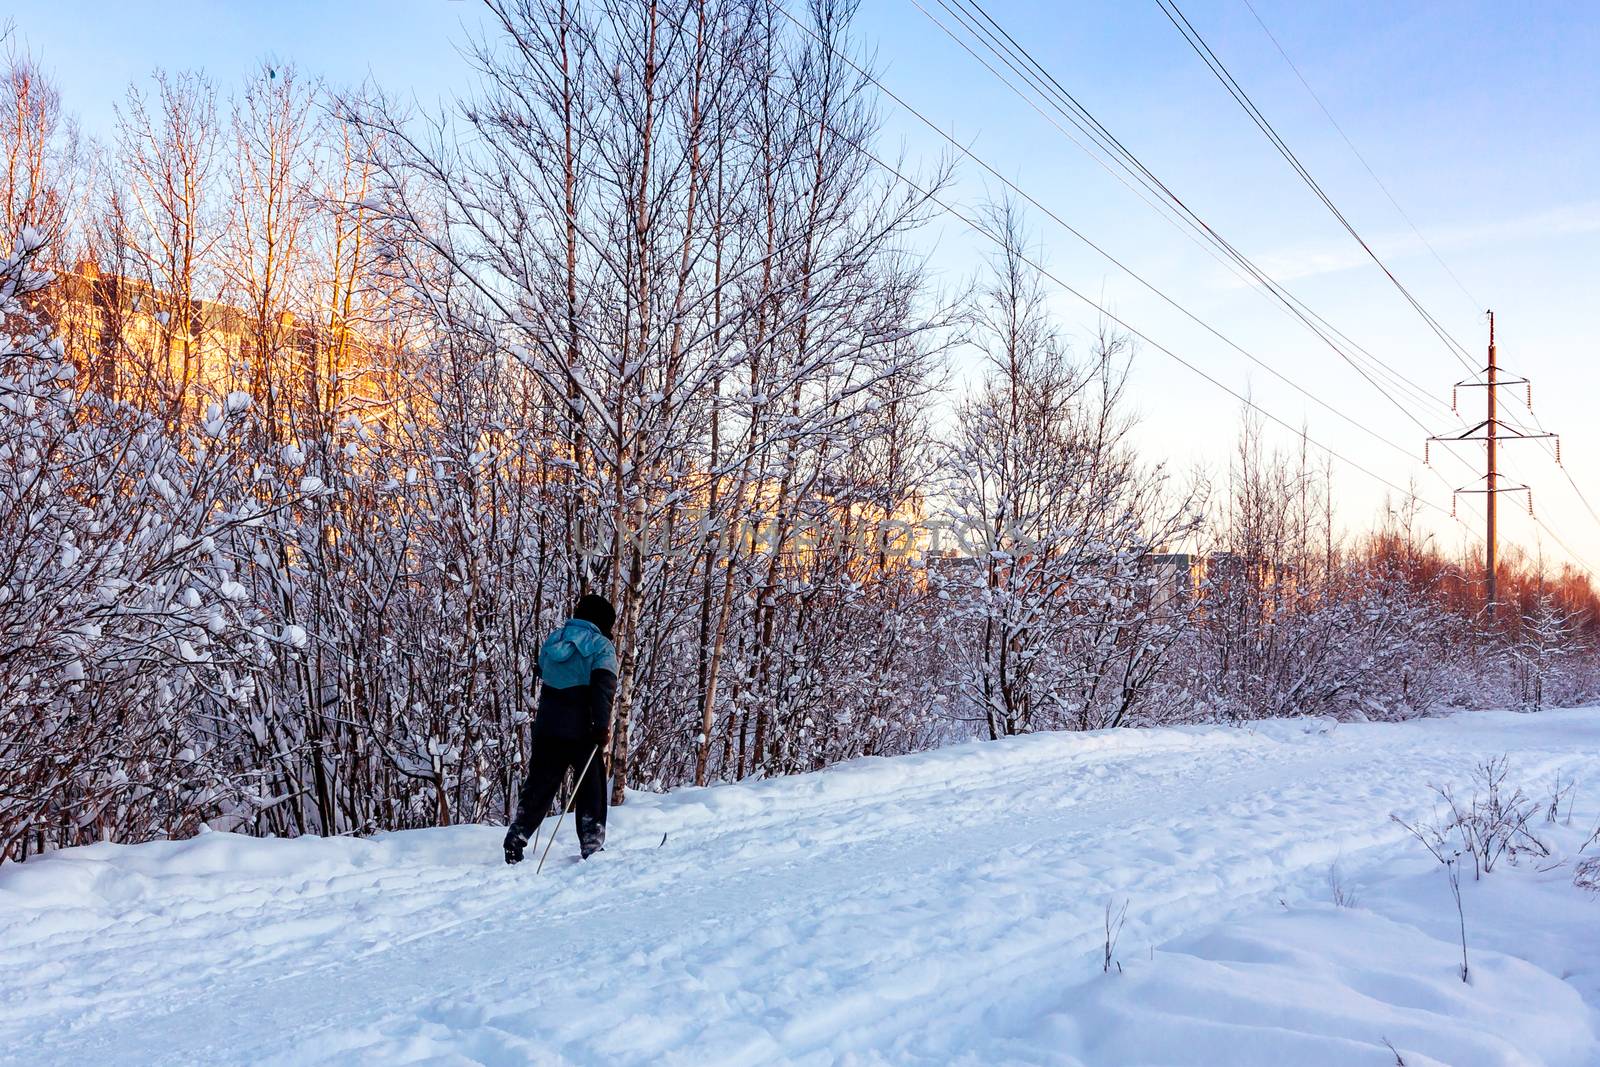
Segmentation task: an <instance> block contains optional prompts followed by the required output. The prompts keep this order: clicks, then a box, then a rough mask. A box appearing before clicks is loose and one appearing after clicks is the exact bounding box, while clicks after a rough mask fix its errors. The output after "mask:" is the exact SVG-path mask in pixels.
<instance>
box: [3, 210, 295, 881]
mask: <svg viewBox="0 0 1600 1067" xmlns="http://www.w3.org/2000/svg"><path fill="white" fill-rule="evenodd" d="M41 253H42V245H41V242H40V240H39V239H38V237H37V235H36V234H33V233H31V232H24V233H23V234H21V235H20V237H19V239H18V241H17V243H16V245H15V248H14V250H13V251H12V253H11V254H10V255H9V256H8V257H6V258H5V259H3V260H0V317H3V321H4V324H5V326H4V330H3V336H0V857H5V856H21V855H23V854H25V853H26V851H27V850H28V849H29V848H30V847H33V848H38V847H40V846H41V845H59V844H71V843H75V842H78V841H83V840H90V839H93V838H95V837H98V836H101V835H103V834H104V835H115V836H122V837H142V836H148V835H150V834H157V833H162V834H167V833H180V832H183V831H184V830H186V829H187V828H190V827H192V826H193V825H194V824H195V821H196V820H197V819H198V818H201V817H203V813H206V812H209V811H215V810H216V806H217V804H218V803H219V802H221V801H222V800H223V794H224V793H225V792H226V785H225V784H224V783H222V782H220V781H219V780H218V779H217V778H216V776H215V775H214V773H213V771H214V765H215V761H216V759H217V753H216V751H215V750H216V748H217V746H218V745H219V744H226V743H227V742H228V739H227V738H226V737H225V736H224V735H222V734H219V733H218V732H217V731H216V729H215V728H214V725H213V724H214V722H215V717H216V716H217V715H218V713H219V712H220V711H222V710H223V709H226V708H228V707H231V706H233V705H236V704H237V703H239V702H241V701H244V700H246V699H248V697H249V695H250V690H251V684H250V675H251V673H252V671H253V669H254V668H255V666H256V665H257V662H258V657H259V655H260V653H261V650H262V647H263V635H262V632H261V630H260V628H259V626H258V623H259V618H258V616H257V614H256V613H255V611H254V610H253V608H252V607H251V605H250V604H249V603H248V602H241V601H240V600H239V599H238V598H237V597H235V596H233V595H231V594H230V591H231V590H232V589H234V588H235V587H237V581H236V579H237V575H238V565H239V560H238V558H237V557H236V556H234V555H233V554H232V553H231V552H230V551H229V547H230V545H232V544H234V543H235V541H236V538H235V534H236V533H237V532H238V531H241V530H248V529H249V528H251V527H253V526H255V525H256V524H257V523H259V522H261V521H262V520H263V518H264V517H265V515H266V513H267V511H268V510H269V508H270V502H269V501H266V500H264V499H261V498H260V497H259V496H257V495H253V494H251V493H248V492H244V491H242V490H243V487H244V486H245V485H246V484H247V482H246V479H247V471H246V470H243V469H242V468H241V463H240V456H239V454H238V452H237V443H236V441H235V439H234V434H235V430H236V426H235V423H236V421H237V419H238V417H239V416H240V415H241V414H242V412H241V411H239V410H237V409H236V410H232V411H224V410H220V409H219V410H216V411H213V412H212V413H211V415H210V416H209V417H208V418H207V419H206V420H205V421H204V424H203V425H201V426H199V427H196V428H195V429H194V430H193V431H192V432H190V433H189V434H188V435H185V436H179V435H177V434H174V433H172V432H170V431H169V430H168V429H167V428H166V427H164V426H163V425H162V424H161V423H160V422H158V421H156V420H153V419H151V418H149V417H147V416H145V415H143V414H141V413H140V412H138V411H136V410H133V409H131V408H129V407H127V406H125V405H122V404H118V403H116V402H113V401H110V400H108V399H106V398H104V397H101V396H98V395H96V394H94V393H92V392H86V391H80V390H79V389H78V388H77V387H76V384H77V383H76V379H77V374H76V371H75V369H74V367H73V366H72V365H71V364H70V363H68V362H67V361H66V360H65V359H64V358H63V355H62V350H61V346H60V344H59V343H58V342H57V341H56V340H55V339H54V338H52V337H51V336H50V335H49V333H48V332H47V331H46V330H44V329H42V328H41V327H40V326H39V325H38V323H37V321H36V320H35V318H34V316H33V315H32V314H30V312H29V310H28V304H29V300H30V297H32V296H33V294H35V293H37V292H38V291H39V290H41V289H42V288H43V287H44V286H45V285H46V284H47V282H48V276H47V275H46V274H45V273H44V272H41V271H38V270H35V269H34V268H33V264H34V262H35V261H36V260H37V258H38V257H39V256H40V254H41ZM30 834H31V840H30Z"/></svg>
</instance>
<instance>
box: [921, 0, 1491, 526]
mask: <svg viewBox="0 0 1600 1067" xmlns="http://www.w3.org/2000/svg"><path fill="white" fill-rule="evenodd" d="M956 2H957V4H958V5H959V3H960V0H956ZM912 3H913V5H914V6H915V7H917V9H918V10H919V11H921V12H922V13H923V14H924V15H925V16H926V17H927V18H928V19H929V20H930V21H932V22H933V23H934V25H936V26H937V27H939V29H940V30H941V31H943V32H944V33H945V35H946V36H948V37H950V39H951V40H952V41H954V42H955V43H956V44H957V45H958V46H959V47H961V48H962V50H964V51H965V52H967V54H968V55H970V56H972V57H973V58H974V59H976V60H977V61H978V63H979V64H980V65H982V66H983V67H984V68H985V69H986V70H988V71H989V72H990V73H991V74H993V75H994V76H995V77H996V78H997V79H998V80H999V81H1000V82H1001V83H1002V84H1003V85H1005V86H1006V87H1007V88H1009V89H1011V91H1012V92H1013V93H1015V94H1016V95H1017V96H1018V97H1019V98H1021V99H1022V100H1023V101H1024V102H1025V103H1028V104H1029V106H1031V107H1033V108H1034V110H1035V111H1038V112H1039V114H1041V115H1043V116H1044V117H1045V118H1046V119H1047V121H1050V122H1051V124H1052V125H1055V126H1056V128H1057V129H1058V130H1060V131H1061V132H1062V133H1063V134H1064V135H1065V136H1067V138H1068V139H1069V140H1071V141H1072V142H1073V143H1074V144H1076V145H1078V147H1079V148H1082V147H1083V146H1082V144H1081V143H1080V142H1078V141H1077V139H1076V138H1074V137H1072V135H1071V134H1070V133H1067V131H1066V130H1065V129H1063V128H1062V127H1061V126H1060V124H1059V123H1057V122H1055V120H1054V119H1052V118H1050V116H1049V115H1048V114H1046V113H1045V112H1043V111H1041V110H1040V109H1039V107H1038V105H1037V103H1035V102H1034V101H1032V100H1031V99H1029V98H1028V96H1027V94H1025V93H1023V92H1022V91H1021V90H1020V89H1019V88H1017V86H1016V85H1015V84H1013V83H1012V82H1011V81H1010V80H1009V79H1007V78H1006V76H1005V75H1004V74H1001V73H1000V72H999V71H997V70H996V69H995V68H994V67H993V66H992V65H991V64H990V63H989V62H988V61H987V60H985V59H984V58H983V57H982V56H980V55H978V54H977V53H976V52H974V51H973V49H972V48H971V46H970V45H968V44H967V42H965V41H963V40H962V39H961V38H960V37H959V36H957V35H956V34H955V33H954V32H953V31H952V30H951V29H950V28H949V27H948V26H946V25H945V24H944V23H943V22H942V21H940V19H939V18H938V17H937V16H935V15H934V14H933V13H932V12H930V11H929V10H927V8H925V7H923V5H922V4H921V3H919V2H918V0H912ZM938 3H939V6H940V7H941V8H943V9H944V10H945V11H946V12H947V13H948V14H949V15H951V17H953V18H955V19H956V20H958V21H959V22H960V23H961V25H962V27H963V28H964V29H965V30H967V32H969V33H971V34H973V36H974V38H975V39H977V40H978V42H979V43H980V44H981V45H983V47H985V48H986V49H987V50H988V51H989V52H990V53H991V54H992V55H994V56H995V58H996V59H997V60H998V61H999V62H1000V63H1001V64H1002V65H1004V66H1005V67H1007V69H1009V70H1011V71H1012V72H1013V73H1014V74H1016V75H1017V76H1018V77H1019V78H1021V79H1023V80H1024V81H1025V82H1026V83H1027V84H1028V86H1029V87H1030V88H1032V89H1033V90H1034V91H1035V92H1038V93H1039V94H1040V95H1041V96H1043V97H1044V98H1045V99H1046V100H1047V101H1049V102H1051V103H1052V104H1053V106H1054V107H1055V109H1056V110H1057V111H1058V112H1059V113H1060V114H1062V115H1063V116H1064V117H1065V118H1066V119H1067V120H1068V121H1069V122H1071V123H1072V124H1073V125H1074V126H1075V127H1076V128H1077V129H1079V130H1080V131H1081V132H1083V133H1084V134H1085V135H1086V136H1087V137H1089V138H1090V139H1091V140H1093V141H1094V142H1095V143H1096V145H1098V146H1099V147H1100V148H1101V150H1102V151H1104V152H1106V153H1107V154H1108V155H1110V156H1111V158H1112V159H1113V160H1114V161H1115V162H1117V164H1118V165H1119V166H1121V167H1122V168H1123V169H1124V170H1125V171H1127V172H1128V173H1129V174H1130V176H1132V177H1134V178H1135V179H1136V180H1138V181H1139V182H1141V183H1142V184H1144V185H1146V186H1147V187H1148V188H1150V189H1151V190H1152V191H1155V192H1158V193H1159V194H1160V195H1161V196H1163V197H1165V198H1166V199H1167V200H1168V201H1170V202H1171V203H1172V204H1173V205H1174V206H1175V207H1176V208H1177V209H1178V211H1179V212H1181V215H1180V217H1182V218H1186V219H1187V220H1188V223H1189V225H1191V226H1193V227H1195V228H1196V231H1197V232H1199V233H1201V234H1203V235H1204V236H1205V237H1206V238H1208V239H1209V240H1210V241H1212V242H1214V243H1215V244H1216V246H1217V247H1218V248H1220V249H1222V250H1223V251H1225V252H1226V253H1227V254H1228V256H1229V257H1230V258H1232V259H1233V260H1234V261H1235V262H1237V263H1239V264H1240V265H1241V266H1243V268H1244V269H1246V270H1247V271H1249V272H1250V273H1251V274H1252V276H1254V277H1255V278H1256V280H1257V281H1258V282H1259V283H1260V284H1261V285H1262V286H1263V287H1264V288H1265V289H1266V290H1268V291H1269V292H1270V293H1271V295H1273V296H1275V297H1277V299H1278V300H1279V301H1280V302H1281V303H1282V304H1283V306H1284V307H1285V308H1286V309H1287V310H1288V311H1289V312H1290V313H1291V314H1292V315H1293V316H1294V317H1296V318H1298V319H1299V320H1300V321H1301V322H1302V323H1303V324H1304V325H1305V326H1306V327H1307V328H1308V329H1310V330H1311V331H1312V333H1313V335H1314V336H1316V337H1318V338H1319V339H1320V340H1321V341H1322V342H1323V343H1324V344H1327V345H1328V346H1329V347H1330V348H1331V349H1332V350H1333V351H1334V352H1335V353H1336V354H1337V355H1339V356H1340V357H1341V358H1342V359H1344V360H1345V361H1346V362H1347V363H1349V364H1350V365H1351V366H1352V367H1353V368H1354V369H1356V370H1357V372H1358V373H1359V374H1360V375H1361V377H1362V378H1364V379H1365V380H1366V381H1367V383H1368V384H1369V385H1372V386H1373V387H1374V388H1376V389H1378V391H1379V392H1380V393H1381V394H1382V395H1383V396H1384V397H1385V399H1387V400H1388V401H1389V402H1390V403H1392V404H1393V405H1394V406H1395V407H1396V409H1397V410H1399V411H1400V412H1401V413H1402V414H1403V415H1405V416H1406V417H1407V418H1408V419H1410V420H1411V421H1412V422H1413V423H1415V424H1416V425H1417V426H1418V427H1419V428H1421V429H1423V430H1424V431H1425V432H1426V431H1427V426H1426V424H1424V423H1423V422H1422V421H1421V420H1420V419H1418V418H1417V417H1416V415H1414V414H1413V413H1412V412H1411V411H1410V410H1409V409H1408V408H1406V407H1405V405H1403V404H1401V403H1400V402H1399V400H1398V399H1397V398H1396V397H1395V396H1394V395H1393V393H1392V392H1391V391H1390V389H1386V388H1384V387H1383V386H1380V385H1379V384H1378V383H1377V382H1376V381H1374V380H1373V379H1372V377H1371V376H1370V375H1369V374H1368V373H1366V372H1365V371H1364V370H1363V369H1362V368H1361V367H1360V366H1359V365H1358V364H1356V362H1355V361H1354V359H1353V357H1352V356H1351V354H1350V353H1349V352H1347V351H1345V350H1344V349H1342V348H1341V347H1340V346H1339V344H1338V343H1337V342H1335V341H1334V340H1333V339H1332V338H1330V337H1329V336H1328V334H1327V333H1325V332H1323V329H1322V328H1319V326H1318V323H1320V324H1321V326H1322V327H1325V328H1326V329H1327V330H1329V331H1331V332H1333V333H1335V334H1337V335H1338V336H1339V337H1341V338H1343V339H1344V340H1345V341H1346V342H1347V343H1350V344H1352V345H1354V343H1353V342H1351V341H1350V339H1349V338H1348V337H1347V336H1346V335H1344V334H1343V332H1342V331H1339V330H1338V329H1337V328H1336V327H1333V326H1332V324H1331V323H1328V322H1327V320H1326V319H1324V318H1322V316H1320V315H1318V314H1317V313H1316V312H1315V311H1314V310H1313V309H1311V308H1309V307H1307V306H1306V305H1305V304H1304V303H1303V302H1302V301H1299V300H1298V298H1296V297H1294V296H1293V294H1292V293H1289V292H1288V291H1287V290H1286V289H1284V288H1283V286H1282V285H1281V284H1279V283H1277V282H1276V281H1275V280H1273V279H1272V278H1270V277H1269V276H1267V275H1266V273H1265V272H1264V271H1262V270H1261V269H1260V268H1259V267H1258V266H1257V265H1256V264H1254V263H1253V262H1252V261H1250V260H1249V259H1248V257H1245V256H1244V255H1243V254H1242V253H1241V252H1239V250H1238V249H1237V248H1235V247H1233V246H1232V244H1231V243H1229V242H1228V241H1227V240H1226V239H1224V238H1222V237H1221V235H1220V234H1218V233H1217V232H1216V231H1215V230H1214V229H1212V227H1211V226H1210V225H1209V224H1208V223H1206V222H1205V220H1204V219H1202V218H1200V217H1199V215H1198V214H1197V213H1196V212H1194V211H1193V210H1192V209H1191V208H1189V206H1188V205H1187V204H1186V203H1184V201H1183V200H1182V199H1181V198H1179V197H1178V196H1177V195H1176V194H1175V193H1174V192H1173V191H1172V190H1171V189H1170V188H1169V187H1167V186H1166V185H1165V184H1164V183H1163V182H1162V181H1161V180H1160V179H1159V178H1158V177H1156V175H1155V174H1154V173H1153V172H1152V171H1150V169H1149V168H1148V167H1147V166H1145V165H1144V163H1143V162H1142V161H1141V160H1139V158H1138V157H1137V156H1136V155H1134V154H1133V153H1132V152H1131V150H1129V149H1127V147H1126V146H1125V145H1123V144H1122V142H1121V141H1120V140H1119V139H1117V138H1116V136H1115V135H1114V134H1112V133H1111V132H1110V131H1109V130H1108V129H1106V127H1105V126H1104V125H1103V124H1102V123H1100V122H1099V120H1098V119H1096V118H1095V117H1094V116H1093V114H1092V113H1090V112H1089V111H1088V110H1087V108H1085V107H1083V105H1082V104H1081V103H1079V102H1078V101H1077V100H1076V98H1074V97H1073V96H1072V95H1071V93H1070V92H1068V91H1067V90H1066V89H1065V87H1063V86H1061V84H1060V82H1059V81H1058V80H1057V79H1055V77H1054V76H1053V75H1051V74H1050V72H1049V71H1048V70H1047V69H1045V68H1044V67H1043V65H1042V64H1040V63H1039V62H1038V60H1036V59H1034V58H1033V57H1032V56H1031V55H1030V54H1028V53H1027V50H1026V49H1025V48H1022V46H1020V45H1018V44H1016V41H1015V38H1013V37H1011V35H1010V34H1009V33H1008V32H1007V31H1006V30H1005V28H1004V27H1002V26H1000V25H999V23H998V22H996V21H995V20H994V19H993V17H992V16H989V15H988V14H987V12H984V13H983V17H984V18H985V19H986V20H987V21H988V22H989V24H990V25H992V26H993V27H994V30H993V31H991V30H988V29H986V28H985V27H984V26H982V25H981V24H979V23H978V22H977V19H976V17H975V16H968V15H966V13H965V12H964V11H962V10H957V9H955V8H952V7H951V5H950V4H949V3H946V2H945V0H938ZM970 6H973V7H974V8H978V9H979V10H980V11H981V8H979V5H977V4H975V3H973V4H971V5H970ZM996 31H997V32H998V34H999V35H1001V36H1003V37H1004V40H1002V39H1001V36H996ZM1019 63H1025V64H1027V65H1028V68H1027V69H1025V68H1023V67H1019V65H1018V64H1019ZM1032 71H1037V72H1039V73H1038V74H1037V75H1035V74H1033V73H1032ZM1041 79H1047V80H1048V83H1047V84H1046V83H1043V82H1042V81H1041ZM1051 86H1053V87H1054V88H1053V90H1052V88H1051ZM1085 151H1087V150H1085ZM1090 154H1091V156H1092V155H1093V154H1092V153H1090ZM1101 165H1102V166H1104V163H1102V164H1101ZM1124 184H1126V183H1124ZM1146 202H1147V203H1148V201H1146ZM1354 347H1356V348H1358V349H1359V348H1360V346H1358V345H1354ZM1360 351H1362V352H1363V353H1364V354H1365V355H1366V356H1367V357H1368V358H1369V359H1372V360H1373V361H1374V363H1375V364H1376V365H1377V366H1378V367H1379V368H1381V371H1382V372H1386V376H1387V377H1388V378H1389V379H1390V380H1391V383H1393V382H1395V381H1398V382H1403V383H1405V385H1406V386H1407V387H1409V388H1410V390H1411V395H1412V397H1413V398H1416V397H1422V398H1424V399H1425V400H1426V401H1427V402H1431V398H1430V397H1428V394H1427V393H1426V392H1425V391H1424V390H1423V387H1422V386H1420V385H1418V384H1417V383H1415V382H1413V381H1411V380H1410V379H1408V378H1405V376H1404V375H1402V374H1400V373H1399V372H1397V371H1394V370H1393V369H1392V368H1390V367H1389V366H1388V365H1387V364H1385V363H1383V362H1382V361H1381V360H1379V359H1377V357H1375V356H1373V355H1372V354H1371V353H1370V352H1366V350H1365V349H1360ZM1407 454H1408V455H1409V454H1410V453H1407ZM1463 462H1464V461H1463ZM1430 472H1431V473H1432V474H1434V476H1435V477H1437V478H1439V480H1440V481H1441V482H1442V483H1443V484H1444V485H1445V487H1446V488H1450V483H1449V482H1447V481H1445V479H1444V478H1443V476H1442V475H1441V474H1439V472H1438V471H1434V470H1431V468H1430ZM1458 521H1459V520H1458ZM1462 525H1463V526H1465V524H1464V523H1463V524H1462Z"/></svg>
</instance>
